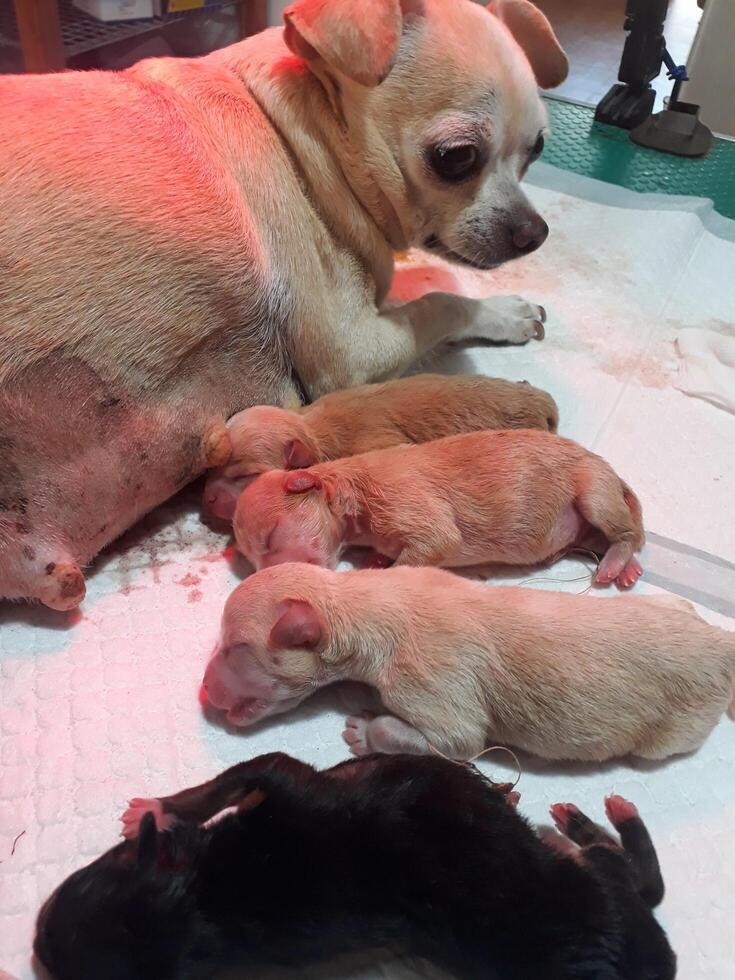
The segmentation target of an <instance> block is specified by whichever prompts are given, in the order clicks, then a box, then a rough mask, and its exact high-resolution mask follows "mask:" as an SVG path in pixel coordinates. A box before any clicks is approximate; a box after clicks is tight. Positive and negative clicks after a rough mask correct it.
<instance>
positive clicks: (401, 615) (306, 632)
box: [204, 564, 735, 761]
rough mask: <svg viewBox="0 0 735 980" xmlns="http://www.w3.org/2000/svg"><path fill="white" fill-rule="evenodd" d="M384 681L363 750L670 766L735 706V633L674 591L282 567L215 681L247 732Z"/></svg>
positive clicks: (240, 615) (235, 620) (226, 634)
mask: <svg viewBox="0 0 735 980" xmlns="http://www.w3.org/2000/svg"><path fill="white" fill-rule="evenodd" d="M342 680H356V681H361V682H362V683H365V684H371V685H372V686H374V687H375V688H376V689H377V690H378V692H379V694H380V696H381V699H382V702H383V704H384V705H385V708H386V709H387V713H386V714H383V715H380V716H378V717H377V718H372V719H368V718H364V717H363V718H350V719H348V722H347V727H346V729H345V733H344V737H345V740H346V741H347V743H348V744H349V746H350V748H351V749H352V751H353V752H354V753H355V754H356V755H364V754H365V753H367V752H418V753H424V752H428V751H430V749H431V747H432V746H433V747H434V748H435V749H438V750H439V751H440V752H444V753H447V754H449V755H452V756H454V757H456V758H469V757H471V756H474V755H475V754H476V753H478V752H480V751H482V749H483V748H485V747H486V746H487V745H488V744H492V742H502V743H503V744H507V745H515V746H517V747H518V748H521V749H524V750H526V751H527V752H532V753H534V754H535V755H538V756H541V757H542V758H546V759H579V760H589V761H601V760H603V759H611V758H614V757H616V756H626V755H629V754H632V755H636V756H641V757H644V758H648V759H663V758H665V757H666V756H669V755H674V754H676V753H680V752H690V751H692V750H693V749H696V748H697V747H698V746H699V745H701V744H702V742H703V741H704V740H705V738H706V737H707V736H708V735H709V733H710V732H711V730H712V729H713V728H714V726H715V725H716V724H717V722H718V721H719V719H720V717H721V716H722V713H723V712H724V711H725V710H726V709H727V708H728V706H729V705H730V704H731V702H732V701H733V681H735V633H729V632H726V631H725V630H721V629H718V628H717V627H715V626H710V625H709V624H708V623H705V622H704V620H702V619H700V618H699V616H698V615H697V614H696V612H695V610H694V608H693V606H692V605H691V604H690V603H689V602H686V601H685V600H684V599H677V598H672V597H671V596H618V597H616V598H614V599H599V598H591V597H590V596H578V595H570V594H569V593H564V592H546V591H543V590H540V589H522V588H515V587H503V588H490V587H488V586H486V585H483V584H481V583H478V582H468V581H467V579H464V578H461V577H460V576H458V575H453V574H452V573H451V572H444V571H441V570H440V569H437V568H391V569H388V570H387V571H372V570H371V571H360V572H333V571H328V570H326V569H323V568H318V567H317V566H315V565H298V564H290V565H277V566H275V567H273V568H268V569H266V570H265V571H262V572H258V573H257V575H253V576H251V577H250V578H248V579H247V580H246V581H245V582H243V583H242V584H241V585H239V586H238V587H237V588H236V589H235V591H234V592H233V593H232V595H231V596H230V597H229V599H228V600H227V604H226V605H225V610H224V614H223V617H222V631H221V636H220V643H219V646H218V649H217V651H216V653H215V655H214V657H213V658H212V660H211V661H210V663H209V666H208V667H207V671H206V674H205V677H204V685H205V688H206V691H207V696H208V698H209V700H210V702H211V704H212V705H214V707H217V708H220V709H222V710H224V711H226V712H227V718H228V720H229V721H230V722H232V723H233V724H235V725H240V726H248V725H252V724H253V723H254V722H256V721H259V720H260V719H261V718H265V717H267V716H268V715H274V714H279V713H280V712H282V711H287V710H288V709H289V708H293V707H295V705H297V704H299V703H300V702H301V701H303V700H304V698H306V697H308V696H309V695H310V694H312V693H313V692H314V691H315V690H316V689H317V688H319V687H323V686H325V685H327V684H331V683H333V682H334V681H342Z"/></svg>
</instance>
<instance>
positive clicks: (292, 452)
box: [283, 439, 316, 470]
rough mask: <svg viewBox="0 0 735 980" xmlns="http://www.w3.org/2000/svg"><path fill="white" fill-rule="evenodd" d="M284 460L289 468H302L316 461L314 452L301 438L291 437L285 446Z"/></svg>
mask: <svg viewBox="0 0 735 980" xmlns="http://www.w3.org/2000/svg"><path fill="white" fill-rule="evenodd" d="M283 460H284V463H285V465H286V469H287V470H300V469H303V468H304V467H305V466H313V465H314V463H316V459H315V458H314V453H313V452H312V451H311V450H310V449H309V447H308V446H306V445H305V444H304V443H303V442H302V441H301V440H300V439H291V441H290V442H287V443H286V445H285V446H284V447H283Z"/></svg>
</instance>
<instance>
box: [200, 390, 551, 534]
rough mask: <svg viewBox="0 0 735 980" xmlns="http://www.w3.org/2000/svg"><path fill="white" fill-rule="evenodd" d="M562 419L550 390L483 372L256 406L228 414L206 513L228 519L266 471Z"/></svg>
mask: <svg viewBox="0 0 735 980" xmlns="http://www.w3.org/2000/svg"><path fill="white" fill-rule="evenodd" d="M558 423H559V411H558V409H557V407H556V402H555V401H554V399H553V398H552V397H551V395H548V394H547V393H546V392H545V391H541V390H540V389H539V388H534V387H533V386H532V385H530V384H528V383H527V382H524V381H521V382H517V383H515V382H512V381H502V380H500V379H499V378H486V377H484V376H483V375H481V374H460V375H442V374H417V375H415V376H414V377H412V378H401V379H398V380H396V381H386V382H384V383H383V384H373V385H359V386H358V387H356V388H347V389H344V390H343V391H335V392H333V393H332V394H329V395H324V396H323V397H322V398H319V399H318V400H317V401H315V402H314V403H313V404H312V405H309V406H307V407H305V408H302V409H300V410H297V411H288V410H287V409H284V408H276V407H274V406H270V405H259V406H256V407H255V408H248V409H246V410H245V411H244V412H238V414H237V415H235V416H234V417H233V418H231V419H230V421H229V423H228V428H229V432H230V439H231V442H232V455H231V457H230V459H229V461H228V463H227V465H226V466H223V467H221V468H220V469H218V470H215V471H213V472H212V473H211V474H210V475H209V478H208V479H207V483H206V485H205V488H204V512H205V514H207V515H210V516H212V517H217V518H221V519H222V520H227V521H231V520H232V518H233V515H234V513H235V505H236V503H237V498H238V497H239V495H240V494H241V493H242V491H243V490H244V489H245V487H246V486H247V484H248V483H249V482H250V480H251V479H252V478H253V477H255V476H258V475H259V474H260V473H265V472H267V471H268V470H279V469H287V470H291V469H300V468H301V467H304V466H312V465H313V464H314V463H324V462H326V461H327V460H330V459H340V458H341V457H343V456H355V455H357V454H358V453H367V452H370V450H372V449H387V448H388V447H389V446H397V445H399V444H401V443H410V442H413V443H418V442H429V441H430V440H431V439H439V438H441V436H452V435H458V434H459V433H461V432H476V431H478V430H480V429H548V430H549V431H551V432H556V427H557V425H558Z"/></svg>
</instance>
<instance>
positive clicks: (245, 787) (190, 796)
mask: <svg viewBox="0 0 735 980" xmlns="http://www.w3.org/2000/svg"><path fill="white" fill-rule="evenodd" d="M315 772H316V770H315V769H314V768H313V767H312V766H308V765H306V763H304V762H299V761H298V760H297V759H292V758H291V756H288V755H286V754H285V753H283V752H270V753H268V755H261V756H258V757H257V758H256V759H250V760H249V761H248V762H240V763H238V765H236V766H232V767H231V768H229V769H226V770H225V771H224V772H223V773H220V775H219V776H215V778H214V779H210V780H209V782H206V783H202V784H201V785H200V786H193V787H191V788H190V789H185V790H182V791H181V792H180V793H175V794H174V795H173V796H164V797H162V798H160V799H140V798H137V799H133V800H131V801H130V805H129V807H128V809H127V810H126V811H125V813H124V814H123V816H122V823H123V832H122V833H123V837H127V838H129V839H132V838H135V837H137V835H138V829H139V827H140V822H141V820H142V819H143V817H144V815H145V814H146V813H148V812H152V813H153V815H154V817H155V818H156V825H157V827H158V829H159V830H167V829H168V828H169V827H171V826H172V825H173V824H174V823H179V822H185V823H195V824H202V823H204V822H205V821H207V820H209V819H210V818H211V817H213V816H215V815H216V814H218V813H220V812H221V811H222V810H224V809H226V808H227V807H231V806H238V807H240V808H241V809H248V808H249V807H252V806H253V805H257V802H259V801H260V800H261V799H262V795H261V796H260V799H258V801H257V802H256V801H255V797H253V794H254V793H259V794H263V793H265V794H268V793H269V792H272V791H273V790H278V789H287V788H289V787H290V786H293V785H294V784H297V783H303V782H304V781H306V780H308V779H309V778H311V777H313V776H314V775H315Z"/></svg>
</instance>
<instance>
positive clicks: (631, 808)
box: [605, 796, 639, 827]
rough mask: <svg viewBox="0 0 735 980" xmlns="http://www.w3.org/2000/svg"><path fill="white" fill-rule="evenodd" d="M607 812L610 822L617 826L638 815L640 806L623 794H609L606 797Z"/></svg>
mask: <svg viewBox="0 0 735 980" xmlns="http://www.w3.org/2000/svg"><path fill="white" fill-rule="evenodd" d="M605 813H606V814H607V819H608V820H609V821H610V823H611V824H612V825H613V826H614V827H617V825H618V824H620V823H624V822H625V821H626V820H631V819H633V817H638V816H639V814H638V808H637V807H636V805H635V804H634V803H631V802H629V800H626V799H624V798H623V797H622V796H608V797H606V798H605Z"/></svg>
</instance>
